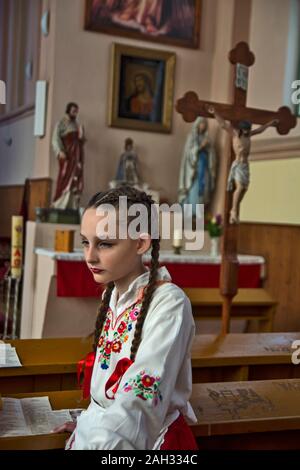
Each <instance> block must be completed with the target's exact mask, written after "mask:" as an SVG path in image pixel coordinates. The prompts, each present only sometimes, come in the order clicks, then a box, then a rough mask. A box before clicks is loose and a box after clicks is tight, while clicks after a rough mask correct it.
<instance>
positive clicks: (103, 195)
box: [86, 186, 160, 361]
mask: <svg viewBox="0 0 300 470" xmlns="http://www.w3.org/2000/svg"><path fill="white" fill-rule="evenodd" d="M120 196H126V197H127V207H130V206H131V205H132V204H137V203H141V204H144V205H145V206H146V208H147V213H148V228H149V232H150V233H151V222H152V220H151V206H152V204H154V201H153V199H152V198H151V196H149V195H147V194H146V193H145V192H143V191H138V190H137V189H135V188H132V187H131V186H122V187H121V188H118V189H111V190H109V191H106V192H100V193H97V194H95V195H94V196H93V197H92V198H91V200H90V201H89V203H88V205H87V207H86V209H89V208H97V207H99V206H100V205H101V204H111V205H112V206H114V207H118V205H119V197H120ZM151 245H152V250H151V265H150V273H149V282H148V284H147V286H146V289H145V292H144V296H143V300H142V305H141V309H140V313H139V315H138V318H137V322H136V326H135V332H134V337H133V341H132V345H131V350H130V359H131V360H132V361H134V360H135V356H136V353H137V351H138V348H139V345H140V343H141V339H142V330H143V325H144V322H145V319H146V316H147V313H148V309H149V305H150V303H151V300H152V297H153V293H154V291H155V289H156V287H157V285H156V278H157V271H158V267H159V261H158V260H159V249H160V242H159V238H153V239H152V241H151ZM113 288H114V283H113V282H111V283H109V284H108V285H107V288H106V290H105V293H104V296H103V299H102V301H101V304H100V306H99V309H98V315H97V319H96V325H95V334H94V344H93V348H94V351H96V349H97V345H98V341H99V337H100V334H101V333H102V329H103V325H104V322H105V320H106V314H107V311H108V307H109V302H110V298H111V293H112V290H113Z"/></svg>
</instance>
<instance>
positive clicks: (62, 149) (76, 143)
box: [52, 103, 85, 209]
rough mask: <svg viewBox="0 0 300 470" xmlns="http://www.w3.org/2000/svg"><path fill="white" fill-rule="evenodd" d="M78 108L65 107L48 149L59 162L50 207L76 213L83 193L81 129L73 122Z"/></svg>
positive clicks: (76, 106)
mask: <svg viewBox="0 0 300 470" xmlns="http://www.w3.org/2000/svg"><path fill="white" fill-rule="evenodd" d="M78 111H79V107H78V105H77V104H76V103H69V104H68V105H67V107H66V114H65V116H64V117H63V118H62V119H61V120H60V121H59V122H58V123H57V124H56V126H55V129H54V132H53V138H52V147H53V150H54V152H55V155H56V157H57V159H58V162H59V173H58V179H57V185H56V190H55V194H54V199H53V203H52V207H55V208H56V209H78V208H79V203H80V197H81V194H82V190H83V163H84V153H83V145H84V142H85V138H84V130H83V127H82V126H81V125H80V124H79V123H78V121H77V115H78Z"/></svg>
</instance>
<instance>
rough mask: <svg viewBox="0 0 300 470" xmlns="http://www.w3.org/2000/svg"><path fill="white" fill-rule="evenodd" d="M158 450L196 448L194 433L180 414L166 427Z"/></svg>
mask: <svg viewBox="0 0 300 470" xmlns="http://www.w3.org/2000/svg"><path fill="white" fill-rule="evenodd" d="M160 450H198V446H197V442H196V439H195V437H194V434H193V433H192V430H191V428H190V427H189V426H188V424H187V423H186V421H185V419H184V417H183V416H182V415H181V414H180V415H179V416H178V418H177V419H176V420H175V421H174V422H173V423H172V424H171V426H170V427H169V428H168V430H167V432H166V434H165V439H164V442H163V444H162V445H161V447H160Z"/></svg>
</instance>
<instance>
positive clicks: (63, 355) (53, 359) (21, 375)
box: [0, 338, 92, 394]
mask: <svg viewBox="0 0 300 470" xmlns="http://www.w3.org/2000/svg"><path fill="white" fill-rule="evenodd" d="M10 343H11V344H12V346H15V347H16V350H17V354H18V356H19V358H20V361H21V364H22V365H23V367H18V368H0V392H1V393H2V394H4V393H30V392H39V391H56V390H73V389H76V388H77V376H76V365H77V363H78V361H80V359H83V358H84V357H85V356H86V354H87V353H88V352H90V351H91V349H92V339H91V338H49V339H41V340H40V339H24V340H15V341H10Z"/></svg>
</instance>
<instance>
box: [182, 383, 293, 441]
mask: <svg viewBox="0 0 300 470" xmlns="http://www.w3.org/2000/svg"><path fill="white" fill-rule="evenodd" d="M191 404H192V407H193V409H194V411H195V413H196V416H197V419H198V423H197V424H196V425H194V426H192V429H193V432H194V435H195V436H196V437H197V441H198V444H199V447H200V449H206V450H209V449H210V450H211V449H218V450H232V449H234V450H246V449H247V450H248V449H265V450H279V449H292V450H296V449H297V450H299V449H300V380H299V379H291V380H266V381H264V380H262V381H251V382H227V383H213V384H212V383H207V384H197V385H194V387H193V395H192V399H191Z"/></svg>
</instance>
